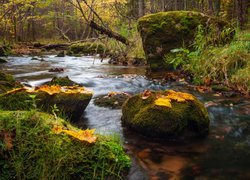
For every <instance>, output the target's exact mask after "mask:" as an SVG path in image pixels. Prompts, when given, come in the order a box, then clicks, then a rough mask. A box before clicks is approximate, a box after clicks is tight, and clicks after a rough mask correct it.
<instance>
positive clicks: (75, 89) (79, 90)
mask: <svg viewBox="0 0 250 180" xmlns="http://www.w3.org/2000/svg"><path fill="white" fill-rule="evenodd" d="M18 92H28V93H35V92H46V93H48V94H49V95H54V94H58V93H66V94H92V91H90V90H88V89H85V88H84V87H79V86H59V85H52V86H49V85H44V86H39V87H36V88H30V87H22V88H17V89H13V90H11V91H8V92H7V93H6V94H14V93H18Z"/></svg>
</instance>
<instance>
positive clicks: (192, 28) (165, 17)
mask: <svg viewBox="0 0 250 180" xmlns="http://www.w3.org/2000/svg"><path fill="white" fill-rule="evenodd" d="M199 25H203V26H204V27H206V30H207V31H208V32H209V31H210V30H211V29H214V30H215V33H214V39H213V41H218V42H223V43H226V42H228V41H230V40H231V39H232V37H233V35H234V31H233V29H232V30H230V31H229V30H228V29H230V28H232V27H231V26H230V25H229V24H228V23H227V22H225V21H222V20H220V19H218V18H214V17H210V16H207V15H205V14H202V13H199V12H192V11H170V12H160V13H156V14H150V15H146V16H144V17H142V18H140V19H139V20H138V30H139V32H140V34H141V37H142V41H143V48H144V51H145V54H146V58H147V61H148V64H149V65H150V68H151V70H159V69H167V70H171V69H173V66H172V65H171V64H168V63H166V62H164V59H163V58H164V56H166V55H167V54H168V53H170V50H173V49H176V48H180V47H183V46H184V47H186V48H192V47H190V45H192V43H193V41H194V38H195V33H196V31H197V27H198V26H199ZM224 29H227V31H224Z"/></svg>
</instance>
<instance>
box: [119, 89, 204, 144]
mask: <svg viewBox="0 0 250 180" xmlns="http://www.w3.org/2000/svg"><path fill="white" fill-rule="evenodd" d="M144 94H145V93H143V94H138V95H135V96H133V97H131V98H129V99H128V100H127V101H126V102H125V104H124V105H123V108H122V113H123V116H122V122H123V123H124V125H126V126H128V127H130V128H132V129H133V130H135V131H137V132H139V133H141V134H143V135H145V136H149V137H157V138H173V139H186V138H193V137H204V136H206V135H207V134H208V131H209V117H208V112H207V110H206V108H205V107H204V105H203V104H202V103H201V102H200V101H199V100H198V99H197V98H196V97H194V96H193V95H190V94H187V93H181V92H175V91H160V92H150V93H148V95H147V96H145V95H144Z"/></svg>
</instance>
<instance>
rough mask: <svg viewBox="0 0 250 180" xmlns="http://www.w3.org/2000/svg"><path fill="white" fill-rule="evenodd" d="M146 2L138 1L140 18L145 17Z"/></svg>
mask: <svg viewBox="0 0 250 180" xmlns="http://www.w3.org/2000/svg"><path fill="white" fill-rule="evenodd" d="M144 10H145V2H144V0H138V17H142V16H144V14H145V12H144Z"/></svg>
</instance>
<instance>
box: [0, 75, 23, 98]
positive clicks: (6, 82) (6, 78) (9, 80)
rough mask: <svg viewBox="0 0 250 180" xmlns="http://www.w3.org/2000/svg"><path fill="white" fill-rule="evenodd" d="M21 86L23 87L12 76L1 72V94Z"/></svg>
mask: <svg viewBox="0 0 250 180" xmlns="http://www.w3.org/2000/svg"><path fill="white" fill-rule="evenodd" d="M21 86H22V85H21V84H20V83H18V82H16V81H15V79H14V77H13V76H12V75H11V74H6V73H4V72H1V71H0V94H1V93H5V92H7V91H9V90H11V89H13V88H16V87H21Z"/></svg>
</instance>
